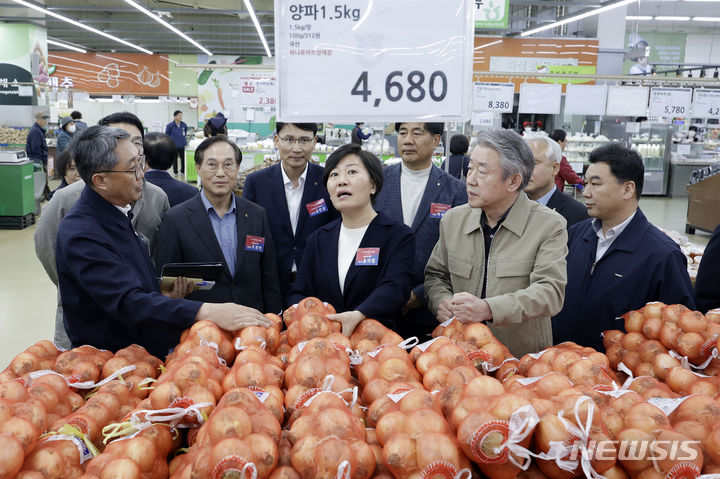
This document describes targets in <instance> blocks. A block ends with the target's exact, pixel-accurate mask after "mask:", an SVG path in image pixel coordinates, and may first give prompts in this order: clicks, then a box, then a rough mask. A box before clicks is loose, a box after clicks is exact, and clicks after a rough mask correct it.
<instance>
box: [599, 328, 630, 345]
mask: <svg viewBox="0 0 720 479" xmlns="http://www.w3.org/2000/svg"><path fill="white" fill-rule="evenodd" d="M623 336H625V333H623V332H622V331H620V330H618V329H610V330H608V331H605V332H603V346H604V347H605V349H606V350H607V349H610V346H614V345H616V344H620V341H621V340H622V338H623Z"/></svg>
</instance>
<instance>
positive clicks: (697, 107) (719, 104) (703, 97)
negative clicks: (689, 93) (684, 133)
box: [692, 88, 720, 118]
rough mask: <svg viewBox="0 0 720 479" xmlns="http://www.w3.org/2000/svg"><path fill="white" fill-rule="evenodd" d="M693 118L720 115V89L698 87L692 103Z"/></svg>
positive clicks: (716, 116)
mask: <svg viewBox="0 0 720 479" xmlns="http://www.w3.org/2000/svg"><path fill="white" fill-rule="evenodd" d="M692 116H693V118H718V117H720V90H708V89H706V88H696V89H695V93H694V94H693V103H692Z"/></svg>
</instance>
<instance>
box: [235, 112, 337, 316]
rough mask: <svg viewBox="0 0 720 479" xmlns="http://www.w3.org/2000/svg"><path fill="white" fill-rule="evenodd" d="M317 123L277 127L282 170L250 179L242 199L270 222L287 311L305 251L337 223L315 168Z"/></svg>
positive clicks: (262, 172)
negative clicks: (312, 239) (319, 232)
mask: <svg viewBox="0 0 720 479" xmlns="http://www.w3.org/2000/svg"><path fill="white" fill-rule="evenodd" d="M316 134H317V124H315V123H280V122H278V123H277V133H276V134H275V147H276V148H277V150H278V153H279V154H280V164H278V165H273V166H271V167H269V168H265V169H263V170H260V171H256V172H255V173H252V174H250V175H248V177H247V178H246V179H245V185H244V186H243V198H245V199H246V200H248V201H252V202H253V203H257V204H258V205H260V206H262V207H263V208H265V211H266V212H267V215H268V220H269V222H270V231H272V238H273V243H274V244H275V256H276V260H277V272H278V277H279V278H280V293H281V295H282V299H283V307H287V306H289V305H288V304H287V297H288V294H289V293H290V287H291V285H292V283H293V282H294V281H295V275H296V272H297V267H298V266H299V265H300V261H301V260H302V256H303V252H304V251H305V243H306V241H307V238H308V236H310V234H311V233H313V232H314V231H315V230H317V229H318V228H320V227H321V226H324V225H326V224H327V223H329V222H330V221H332V220H334V219H335V218H338V216H339V215H338V214H337V212H336V211H335V209H334V208H333V206H332V202H331V201H330V196H329V195H328V192H327V190H326V189H325V185H324V183H323V180H322V176H323V172H324V169H323V168H322V167H321V166H318V165H314V164H312V163H310V157H311V156H312V152H313V150H314V149H315V143H316V141H317V137H316Z"/></svg>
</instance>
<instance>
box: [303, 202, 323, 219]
mask: <svg viewBox="0 0 720 479" xmlns="http://www.w3.org/2000/svg"><path fill="white" fill-rule="evenodd" d="M305 208H307V210H308V214H310V216H311V217H312V216H317V215H319V214H321V213H326V212H327V210H328V207H327V204H325V198H320V199H319V200H317V201H313V202H312V203H308V204H306V205H305Z"/></svg>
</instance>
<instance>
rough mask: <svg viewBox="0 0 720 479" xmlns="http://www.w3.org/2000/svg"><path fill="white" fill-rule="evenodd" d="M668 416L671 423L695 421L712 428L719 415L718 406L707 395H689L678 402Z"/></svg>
mask: <svg viewBox="0 0 720 479" xmlns="http://www.w3.org/2000/svg"><path fill="white" fill-rule="evenodd" d="M670 416H671V417H672V420H673V423H677V422H682V421H697V422H699V423H700V424H702V425H704V426H705V427H707V428H712V427H713V426H714V425H715V423H716V422H717V418H718V417H720V408H718V405H717V404H716V403H715V401H714V400H713V398H711V397H709V396H690V397H689V398H687V399H685V400H684V401H683V402H682V403H680V405H679V406H678V407H677V408H676V409H675V410H674V411H673V412H672V414H671V415H670Z"/></svg>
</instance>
